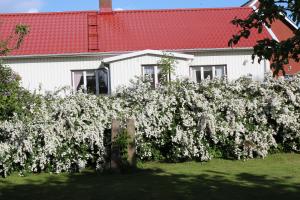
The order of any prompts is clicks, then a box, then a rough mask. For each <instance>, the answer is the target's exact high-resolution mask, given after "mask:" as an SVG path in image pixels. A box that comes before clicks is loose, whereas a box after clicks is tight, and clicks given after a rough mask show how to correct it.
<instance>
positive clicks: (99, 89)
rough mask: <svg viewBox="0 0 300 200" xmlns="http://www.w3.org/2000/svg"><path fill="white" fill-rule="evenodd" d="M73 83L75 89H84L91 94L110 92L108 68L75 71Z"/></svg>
mask: <svg viewBox="0 0 300 200" xmlns="http://www.w3.org/2000/svg"><path fill="white" fill-rule="evenodd" d="M72 83H73V88H74V90H76V91H78V90H80V89H83V90H84V91H85V92H86V93H89V94H96V95H99V94H108V88H109V85H108V84H109V83H108V71H107V69H99V70H86V71H73V72H72Z"/></svg>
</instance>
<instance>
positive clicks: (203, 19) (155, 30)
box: [0, 0, 272, 94]
mask: <svg viewBox="0 0 300 200" xmlns="http://www.w3.org/2000/svg"><path fill="white" fill-rule="evenodd" d="M250 12H252V9H251V8H248V7H235V8H211V9H208V8H202V9H170V10H124V11H113V10H112V2H111V0H100V10H99V11H81V12H53V13H26V14H24V13H23V14H0V22H1V23H2V25H1V27H0V32H1V34H2V35H1V37H6V36H7V35H9V34H10V33H11V32H12V30H13V28H14V27H15V26H16V24H19V23H22V24H26V25H28V26H29V27H30V33H29V35H28V36H27V37H26V39H25V41H24V43H23V44H22V46H21V48H20V49H18V50H16V51H14V52H12V53H11V54H9V55H7V56H5V57H3V58H2V59H4V61H5V63H6V64H8V65H9V66H10V67H11V68H12V69H13V70H15V71H16V72H18V73H19V74H20V76H21V77H22V84H23V86H24V87H25V88H28V89H30V90H34V89H37V88H38V87H39V86H40V85H42V88H43V90H54V89H55V88H59V87H63V86H71V87H73V88H74V89H78V88H80V87H81V86H82V85H83V86H84V87H85V88H86V89H87V90H88V91H89V92H93V93H95V94H103V93H108V94H109V93H112V92H114V91H115V90H116V88H118V87H119V86H122V85H126V84H128V83H129V81H130V80H131V79H133V78H134V77H135V76H143V75H146V74H148V75H151V76H152V77H153V78H154V79H153V81H154V82H156V83H157V82H158V81H159V79H158V76H159V72H160V67H159V65H158V61H159V60H160V59H161V58H162V57H163V56H164V55H165V53H166V52H169V53H168V55H169V56H171V57H173V58H174V59H175V60H176V61H177V62H176V66H175V71H176V73H175V75H173V76H172V77H171V78H172V79H175V78H177V77H179V78H180V77H182V78H190V79H192V80H194V81H197V82H199V81H201V80H203V79H205V78H207V77H210V78H214V77H222V76H225V75H226V76H227V77H228V79H229V80H234V79H237V78H239V77H241V76H243V75H249V74H251V75H252V77H253V79H255V80H262V79H263V77H264V74H265V72H267V71H269V68H270V66H269V65H270V64H269V62H268V61H264V62H261V63H260V64H259V63H258V62H254V63H253V62H252V58H251V55H252V51H253V49H252V47H253V45H254V44H255V43H256V41H257V40H259V39H262V38H265V37H272V33H271V32H270V31H271V30H267V29H266V30H264V31H263V33H262V34H258V33H256V32H253V34H252V36H251V37H250V38H249V39H248V40H242V41H241V42H240V43H239V44H238V45H237V46H236V47H235V48H230V47H228V41H229V39H230V38H231V37H232V35H233V34H235V33H236V32H237V31H238V29H237V27H235V26H233V25H232V24H231V23H230V22H231V20H233V19H234V18H235V17H240V18H245V17H247V16H248V15H249V13H250Z"/></svg>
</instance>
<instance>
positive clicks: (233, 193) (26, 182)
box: [0, 154, 300, 200]
mask: <svg viewBox="0 0 300 200" xmlns="http://www.w3.org/2000/svg"><path fill="white" fill-rule="evenodd" d="M299 197H300V155H299V154H276V155H271V156H269V157H268V158H266V159H264V160H263V159H255V160H248V161H246V162H243V161H229V160H218V159H216V160H212V161H211V162H208V163H202V164H201V163H196V162H188V163H179V164H167V163H154V162H151V163H144V164H141V165H140V166H139V169H138V170H137V171H135V172H132V173H127V174H97V173H94V172H92V171H87V172H84V173H81V174H60V175H53V174H52V175H51V174H39V175H29V176H28V177H19V176H18V175H17V174H14V175H12V176H10V177H8V178H6V179H2V178H0V199H1V200H2V199H5V200H6V199H7V200H14V199H20V200H21V199H22V200H27V199H28V200H35V199H39V200H48V199H51V200H53V199H61V200H67V199H72V200H77V199H78V200H83V199H84V200H91V199H95V200H96V199H97V200H101V199H103V200H112V199H118V200H119V199H120V200H127V199H130V200H135V199H136V200H137V199H142V200H150V199H159V200H169V199H170V200H176V199H178V200H179V199H197V200H198V199H208V200H209V199H214V200H218V199H232V200H238V199H241V200H250V199H251V200H260V199H264V200H266V199H272V200H277V199H278V200H279V199H280V200H283V199H299Z"/></svg>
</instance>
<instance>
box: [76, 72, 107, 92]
mask: <svg viewBox="0 0 300 200" xmlns="http://www.w3.org/2000/svg"><path fill="white" fill-rule="evenodd" d="M103 69H105V70H106V71H107V76H108V81H107V87H108V91H107V94H110V80H109V77H110V74H109V70H108V68H100V69H84V70H72V71H71V73H72V88H73V90H74V91H76V90H77V88H76V86H75V72H82V76H83V90H84V92H85V93H86V92H87V76H86V75H87V72H89V71H93V72H94V73H95V77H96V95H100V91H99V78H98V77H99V72H100V70H103Z"/></svg>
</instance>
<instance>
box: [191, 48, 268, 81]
mask: <svg viewBox="0 0 300 200" xmlns="http://www.w3.org/2000/svg"><path fill="white" fill-rule="evenodd" d="M193 55H195V59H194V60H193V62H192V63H191V65H192V66H196V65H227V77H228V79H229V80H236V79H238V78H239V77H241V76H247V75H248V74H252V77H253V79H254V80H258V81H263V79H264V74H265V72H266V71H269V68H270V67H269V63H268V62H267V63H266V65H267V66H265V62H264V61H262V62H261V63H260V64H259V63H258V62H257V61H255V62H254V63H252V57H251V56H252V51H250V50H248V51H245V50H244V51H236V50H232V51H223V52H221V51H220V52H218V51H216V52H202V53H194V54H193Z"/></svg>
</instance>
